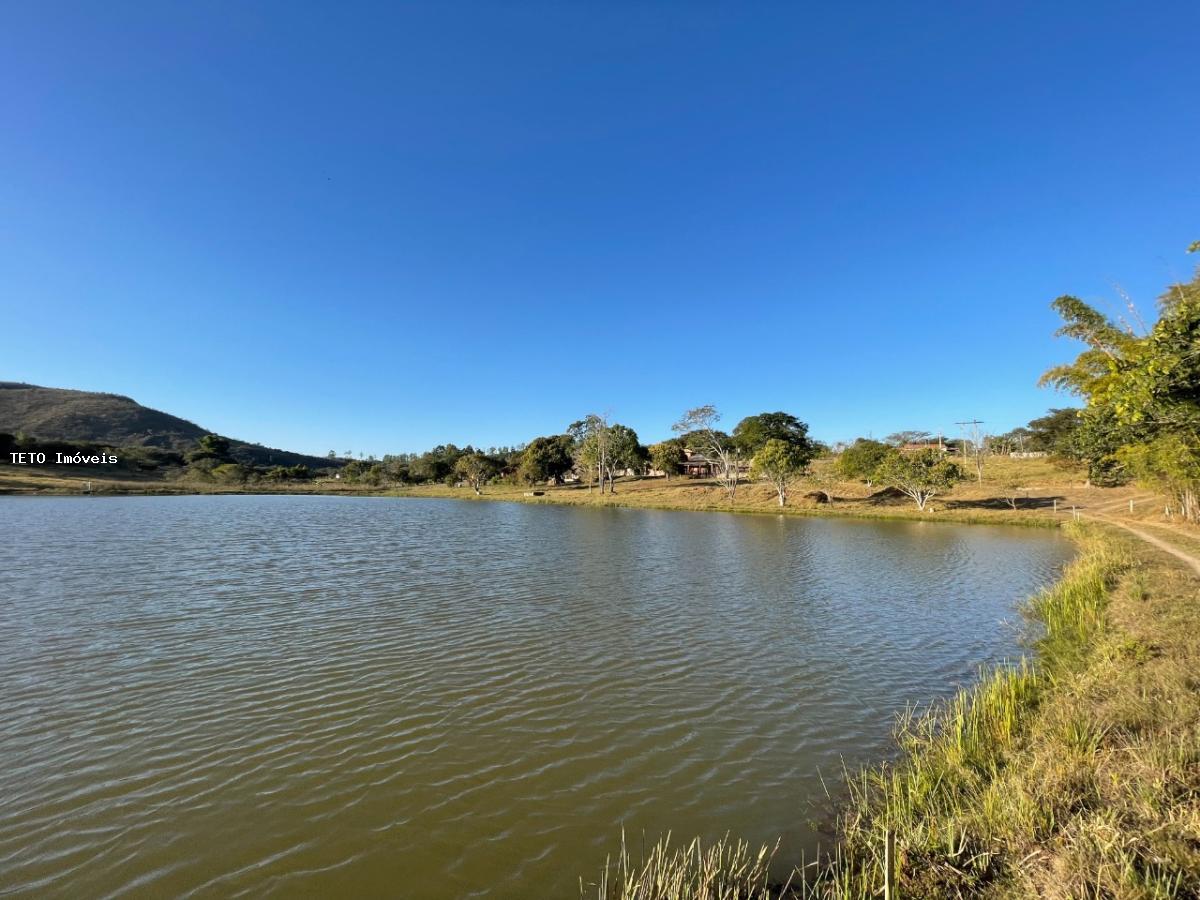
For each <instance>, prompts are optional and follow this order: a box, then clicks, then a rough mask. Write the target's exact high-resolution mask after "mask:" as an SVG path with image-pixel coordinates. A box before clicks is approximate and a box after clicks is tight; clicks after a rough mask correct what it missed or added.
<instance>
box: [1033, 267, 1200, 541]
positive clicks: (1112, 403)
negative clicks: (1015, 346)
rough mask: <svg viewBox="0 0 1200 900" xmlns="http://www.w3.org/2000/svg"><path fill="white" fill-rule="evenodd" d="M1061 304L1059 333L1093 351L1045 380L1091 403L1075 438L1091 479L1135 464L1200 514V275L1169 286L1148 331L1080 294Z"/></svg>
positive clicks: (1190, 515)
mask: <svg viewBox="0 0 1200 900" xmlns="http://www.w3.org/2000/svg"><path fill="white" fill-rule="evenodd" d="M1052 306H1053V307H1054V309H1055V310H1056V311H1057V312H1058V313H1059V315H1061V316H1062V318H1063V321H1064V325H1063V326H1062V328H1060V329H1059V330H1058V334H1059V335H1060V336H1065V337H1070V338H1074V339H1076V340H1078V341H1081V342H1082V343H1084V344H1085V345H1086V349H1085V350H1083V352H1081V353H1080V354H1079V355H1078V356H1077V357H1076V358H1075V360H1074V361H1073V362H1071V363H1068V364H1066V365H1061V366H1056V367H1055V368H1053V369H1050V370H1049V371H1048V372H1046V373H1045V375H1043V376H1042V384H1050V385H1053V386H1054V387H1057V388H1060V389H1063V390H1067V391H1071V392H1072V393H1075V394H1077V395H1079V396H1080V397H1083V398H1084V399H1085V400H1086V401H1087V406H1086V407H1085V408H1084V410H1083V412H1082V413H1080V417H1079V418H1080V425H1079V430H1078V432H1077V433H1076V435H1075V436H1074V442H1075V444H1076V445H1077V446H1078V447H1079V450H1080V452H1081V453H1085V454H1086V457H1085V458H1086V459H1087V461H1088V471H1089V478H1091V477H1092V475H1093V473H1097V474H1100V475H1102V476H1105V477H1108V476H1110V475H1111V474H1112V473H1114V472H1115V473H1116V474H1117V476H1118V477H1119V476H1120V473H1121V472H1122V470H1125V469H1128V470H1129V471H1131V472H1133V473H1134V474H1135V475H1136V476H1137V477H1138V478H1140V479H1141V480H1143V481H1145V482H1147V483H1150V484H1152V485H1154V486H1156V487H1159V488H1162V489H1165V490H1168V491H1170V493H1171V494H1172V495H1173V496H1174V499H1175V500H1176V501H1177V502H1178V504H1179V508H1180V510H1181V511H1182V512H1183V515H1184V517H1185V519H1187V520H1189V521H1197V520H1198V519H1200V502H1198V498H1200V465H1197V464H1195V463H1194V462H1193V461H1194V460H1200V387H1198V385H1200V352H1197V347H1200V272H1198V273H1197V275H1196V276H1195V277H1193V279H1192V280H1191V281H1190V282H1188V283H1186V284H1174V285H1171V286H1170V288H1168V290H1167V291H1166V293H1165V294H1163V296H1162V297H1161V298H1159V309H1160V313H1159V317H1158V320H1157V321H1156V322H1155V323H1154V325H1153V326H1151V327H1150V328H1149V329H1148V330H1146V331H1145V333H1142V334H1138V333H1135V332H1134V331H1132V330H1131V329H1128V328H1123V327H1121V326H1120V325H1118V324H1117V323H1114V322H1113V321H1111V320H1110V319H1108V318H1107V317H1106V316H1104V315H1103V314H1101V313H1099V312H1097V311H1096V310H1095V309H1093V308H1092V307H1091V306H1089V305H1088V304H1086V303H1084V302H1083V301H1082V300H1080V299H1079V298H1077V297H1072V296H1069V295H1064V296H1062V297H1059V298H1058V299H1056V300H1055V301H1054V303H1053V304H1052ZM1114 445H1115V446H1114Z"/></svg>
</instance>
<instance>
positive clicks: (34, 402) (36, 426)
mask: <svg viewBox="0 0 1200 900" xmlns="http://www.w3.org/2000/svg"><path fill="white" fill-rule="evenodd" d="M18 432H20V433H24V434H27V435H29V436H31V437H35V438H38V439H39V440H45V441H66V442H69V443H79V444H100V445H104V446H109V447H156V448H159V449H163V450H175V451H179V452H186V451H188V450H191V449H193V448H195V447H196V446H197V445H198V443H199V440H200V438H201V437H203V436H204V435H206V434H211V433H212V432H210V431H208V430H207V429H205V428H201V427H200V426H199V425H197V424H196V423H195V422H189V421H188V420H187V419H181V418H179V417H178V416H173V415H171V414H169V413H165V412H161V411H159V410H157V409H150V407H148V406H142V405H141V404H140V403H138V402H137V401H136V400H133V399H132V398H130V397H123V396H121V395H120V394H103V393H96V392H93V391H74V390H67V389H64V388H48V387H40V386H38V385H35V384H20V383H17V382H12V381H0V433H8V434H17V433H18ZM228 440H229V442H230V445H231V448H232V453H233V456H234V458H235V459H237V460H238V461H239V462H243V463H250V464H254V465H283V466H294V465H306V466H310V467H313V468H318V467H328V466H334V465H341V463H340V462H335V461H331V460H328V459H326V458H324V457H320V456H308V455H307V454H304V453H292V452H291V451H288V450H278V449H275V448H272V447H264V446H262V445H261V444H250V443H247V442H246V441H240V440H236V439H234V438H228Z"/></svg>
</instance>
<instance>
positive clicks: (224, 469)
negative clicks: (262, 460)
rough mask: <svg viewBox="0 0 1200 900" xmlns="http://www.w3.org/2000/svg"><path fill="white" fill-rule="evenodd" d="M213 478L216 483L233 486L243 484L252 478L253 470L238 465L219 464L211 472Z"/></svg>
mask: <svg viewBox="0 0 1200 900" xmlns="http://www.w3.org/2000/svg"><path fill="white" fill-rule="evenodd" d="M212 474H213V477H214V478H216V479H217V480H218V481H224V482H229V483H233V484H245V483H246V482H247V481H249V480H250V479H251V478H252V477H254V474H255V473H254V469H252V468H250V467H249V466H243V465H241V464H239V463H234V462H230V463H221V464H220V465H218V466H216V467H215V468H214V469H213V470H212Z"/></svg>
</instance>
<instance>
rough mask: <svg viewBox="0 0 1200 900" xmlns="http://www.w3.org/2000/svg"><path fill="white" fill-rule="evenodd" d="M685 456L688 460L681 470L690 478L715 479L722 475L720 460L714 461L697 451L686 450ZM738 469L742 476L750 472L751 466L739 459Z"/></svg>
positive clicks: (682, 464) (681, 465) (683, 463)
mask: <svg viewBox="0 0 1200 900" xmlns="http://www.w3.org/2000/svg"><path fill="white" fill-rule="evenodd" d="M683 455H684V456H686V457H687V459H686V460H685V461H684V462H682V463H681V464H680V470H681V471H682V472H683V474H684V475H685V476H687V477H688V478H715V477H716V476H717V475H719V474H720V473H721V468H722V467H721V461H720V460H719V459H713V458H711V457H709V456H706V455H705V454H703V453H700V452H698V451H696V450H686V449H685V450H684V451H683ZM736 467H737V471H738V473H739V474H741V475H745V474H746V473H747V472H749V471H750V464H749V463H748V462H747V461H746V460H744V459H739V460H738V461H737V464H736Z"/></svg>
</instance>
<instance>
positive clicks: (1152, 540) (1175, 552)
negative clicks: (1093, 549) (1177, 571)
mask: <svg viewBox="0 0 1200 900" xmlns="http://www.w3.org/2000/svg"><path fill="white" fill-rule="evenodd" d="M1084 515H1085V518H1090V519H1095V520H1096V521H1098V522H1105V523H1107V524H1109V525H1116V526H1117V527H1118V528H1124V529H1125V530H1126V531H1128V532H1129V533H1131V534H1134V535H1137V536H1138V537H1139V538H1141V539H1142V540H1143V541H1145V542H1146V543H1147V544H1151V545H1152V546H1155V547H1157V548H1158V549H1159V550H1162V551H1163V552H1164V553H1170V554H1171V555H1172V556H1174V557H1178V558H1179V559H1181V560H1183V561H1184V562H1185V563H1187V564H1188V565H1189V566H1191V567H1192V571H1194V572H1195V573H1196V574H1197V575H1200V557H1196V556H1193V555H1192V554H1191V553H1188V552H1187V551H1186V550H1181V549H1180V548H1178V547H1176V546H1175V545H1174V544H1171V543H1168V542H1167V541H1164V540H1163V539H1162V538H1160V537H1155V536H1154V535H1152V534H1150V533H1149V532H1147V531H1143V530H1142V529H1141V528H1137V527H1134V526H1133V525H1131V524H1130V523H1128V522H1123V521H1121V520H1120V519H1113V518H1110V517H1109V516H1105V515H1101V514H1100V513H1091V514H1086V513H1085V514H1084ZM1139 524H1140V523H1139Z"/></svg>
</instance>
